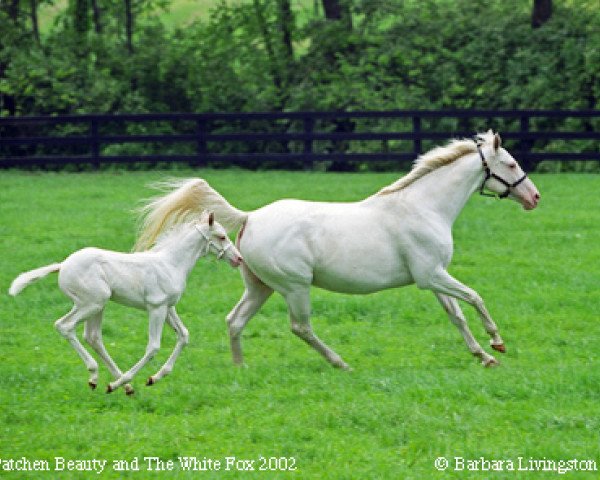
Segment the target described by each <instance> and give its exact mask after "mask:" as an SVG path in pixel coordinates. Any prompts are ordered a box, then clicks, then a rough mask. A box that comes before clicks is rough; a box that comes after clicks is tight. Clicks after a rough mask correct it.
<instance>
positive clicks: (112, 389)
mask: <svg viewBox="0 0 600 480" xmlns="http://www.w3.org/2000/svg"><path fill="white" fill-rule="evenodd" d="M114 391H115V389H114V388H112V387H111V386H110V383H109V384H108V386H107V387H106V393H112V392H114Z"/></svg>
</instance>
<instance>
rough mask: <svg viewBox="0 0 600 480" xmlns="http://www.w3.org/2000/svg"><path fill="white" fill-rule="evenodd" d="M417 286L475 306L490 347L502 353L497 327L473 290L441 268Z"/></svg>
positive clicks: (501, 342) (503, 349)
mask: <svg viewBox="0 0 600 480" xmlns="http://www.w3.org/2000/svg"><path fill="white" fill-rule="evenodd" d="M419 287H421V288H429V289H430V290H433V291H434V292H435V293H441V294H445V295H449V296H451V297H454V298H457V299H459V300H463V301H465V302H467V303H468V304H470V305H472V306H473V307H475V309H476V310H477V313H478V314H479V317H480V318H481V321H482V322H483V326H484V328H485V330H486V332H487V333H488V335H490V337H491V340H490V345H491V346H492V348H493V349H494V350H497V351H499V352H502V353H504V352H505V351H506V348H505V346H504V341H503V340H502V337H500V334H499V333H498V327H497V326H496V324H495V323H494V321H493V320H492V317H491V316H490V314H489V313H488V311H487V309H486V308H485V304H484V303H483V299H482V298H481V296H480V295H479V294H478V293H477V292H476V291H475V290H473V289H472V288H469V287H467V286H466V285H464V284H462V283H461V282H459V281H458V280H456V279H455V278H454V277H453V276H452V275H450V274H449V273H448V272H447V271H446V270H444V269H442V268H439V269H437V270H436V271H435V272H434V273H433V274H432V275H430V276H429V277H428V279H427V280H426V281H425V282H419Z"/></svg>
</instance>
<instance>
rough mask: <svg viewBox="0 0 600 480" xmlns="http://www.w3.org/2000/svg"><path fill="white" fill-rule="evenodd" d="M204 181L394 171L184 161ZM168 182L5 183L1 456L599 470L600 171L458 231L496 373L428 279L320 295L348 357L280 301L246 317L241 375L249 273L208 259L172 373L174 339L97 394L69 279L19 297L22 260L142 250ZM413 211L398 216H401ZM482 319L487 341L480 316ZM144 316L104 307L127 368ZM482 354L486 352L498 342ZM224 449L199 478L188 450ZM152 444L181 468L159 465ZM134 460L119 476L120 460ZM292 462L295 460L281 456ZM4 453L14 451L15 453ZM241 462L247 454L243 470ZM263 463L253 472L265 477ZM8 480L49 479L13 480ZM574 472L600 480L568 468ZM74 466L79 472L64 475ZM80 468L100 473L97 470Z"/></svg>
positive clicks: (313, 469)
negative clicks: (242, 310)
mask: <svg viewBox="0 0 600 480" xmlns="http://www.w3.org/2000/svg"><path fill="white" fill-rule="evenodd" d="M171 173H172V174H173V175H177V176H202V177H204V178H206V179H207V180H208V181H209V182H210V183H211V184H212V185H213V186H214V187H215V188H216V189H217V190H218V191H220V192H221V193H222V194H223V195H224V196H225V197H226V198H227V199H229V200H230V201H231V203H233V204H234V205H235V206H237V207H239V208H243V209H253V208H256V207H259V206H262V205H264V204H265V203H268V202H270V201H272V200H275V199H278V198H282V197H289V196H292V197H298V198H304V199H312V200H344V201H345V200H357V199H361V198H364V197H365V196H367V195H370V194H371V193H373V192H374V191H376V190H377V189H378V188H379V187H381V186H383V185H386V184H388V183H391V182H392V181H393V180H395V179H396V178H397V175H395V174H321V173H291V172H258V173H252V172H244V171H238V170H226V171H212V170H207V171H200V172H198V171H196V172H192V171H185V170H184V171H175V172H171ZM171 173H165V172H121V173H110V172H103V173H87V174H35V173H23V172H2V174H1V175H0V205H1V206H0V232H1V234H0V249H1V252H2V255H0V287H1V290H2V292H3V293H1V294H0V295H1V296H2V297H1V302H0V328H1V332H2V333H1V335H0V365H1V375H0V405H1V408H0V420H1V427H0V428H2V435H0V458H2V459H9V458H15V459H17V458H21V457H26V458H28V459H30V460H36V459H44V460H48V461H50V465H51V468H54V467H55V464H54V461H55V460H54V458H55V457H63V458H65V459H66V460H91V459H98V460H100V459H104V460H108V464H107V466H106V467H105V470H104V472H103V473H102V475H101V478H152V477H154V478H192V477H196V476H197V475H202V476H203V478H219V479H220V478H240V477H241V474H240V472H238V471H233V470H231V471H223V468H225V467H224V466H225V461H224V459H225V457H232V456H235V457H236V458H237V459H245V460H258V459H259V458H260V457H261V456H263V457H267V458H269V457H277V458H280V457H284V458H286V459H288V460H287V461H288V462H289V463H288V465H291V464H292V460H289V459H292V458H293V459H294V461H295V467H296V470H294V471H275V472H253V473H252V472H250V473H248V475H247V476H249V477H251V478H301V479H307V478H308V479H323V478H327V479H359V478H360V479H382V478H390V479H391V478H402V479H411V478H414V479H423V478H531V479H541V478H554V477H555V476H556V473H553V472H539V471H532V472H527V471H521V472H503V473H493V472H481V473H473V472H465V471H462V472H452V471H448V472H445V473H439V472H438V471H437V470H436V469H435V468H434V466H433V462H434V460H435V459H436V458H437V457H440V456H444V457H447V458H448V459H449V460H450V461H451V463H452V462H454V460H453V458H454V457H464V458H467V459H479V458H480V457H485V458H487V459H507V460H513V461H516V460H517V459H518V457H523V458H524V461H525V462H526V461H527V460H528V459H529V458H533V459H551V460H557V461H558V460H570V459H572V458H576V459H582V460H583V459H592V460H595V461H596V462H600V436H599V432H600V403H599V402H598V398H600V354H599V351H600V349H599V347H598V345H599V344H600V322H598V317H599V313H600V282H599V275H598V267H599V266H600V229H599V228H598V226H599V225H600V196H599V195H598V191H600V176H597V175H534V176H533V180H534V182H535V183H536V185H537V186H538V188H539V190H540V192H541V194H542V202H541V204H540V207H539V208H538V209H537V210H535V211H533V212H529V213H525V212H524V211H523V210H522V209H521V208H520V207H519V206H518V205H517V204H515V203H513V202H509V201H505V202H499V201H495V200H493V199H487V198H481V197H478V196H477V197H473V198H472V199H471V201H470V202H469V204H468V205H467V208H466V209H465V211H464V212H463V214H462V215H461V216H460V217H459V219H458V221H457V223H456V225H455V245H456V247H455V257H454V262H453V265H452V267H451V269H450V271H451V272H452V273H453V274H454V275H455V276H457V277H458V278H459V279H461V280H462V281H463V282H465V283H466V284H468V285H470V286H472V287H473V288H474V289H476V290H477V291H478V292H479V293H480V294H481V295H482V296H483V298H484V299H485V300H486V303H487V306H488V309H489V310H490V312H491V314H492V316H493V317H494V319H495V320H496V322H497V323H498V325H499V327H500V332H501V334H502V336H503V338H504V340H505V341H506V346H507V353H506V355H504V356H502V357H500V355H498V357H500V358H499V359H500V360H501V362H502V364H501V366H500V367H498V368H495V369H484V368H482V367H481V366H480V365H479V364H478V363H477V362H476V360H475V359H474V358H472V357H471V356H470V355H469V353H468V351H467V349H466V347H465V345H464V343H463V341H462V338H461V337H460V335H459V333H458V331H457V330H456V328H455V327H453V326H452V325H451V324H450V322H449V321H448V319H447V317H446V315H445V313H444V312H443V311H442V309H441V308H440V307H439V305H438V303H437V301H436V300H435V299H434V297H433V295H432V294H431V293H430V292H424V291H419V290H418V289H416V288H414V287H408V288H405V289H402V290H397V291H396V290H394V291H386V292H381V293H378V294H375V295H371V296H365V297H358V296H357V297H354V296H345V295H338V294H332V293H328V292H324V291H319V290H314V292H313V310H314V316H313V325H314V328H315V331H316V333H317V334H318V335H319V336H320V337H321V338H322V339H323V340H324V341H325V342H327V343H329V344H330V345H331V346H332V347H333V348H334V349H335V350H336V351H337V352H338V353H339V354H340V355H342V357H344V359H345V360H346V361H347V362H348V363H349V364H350V365H352V366H353V368H354V371H352V372H350V373H347V372H341V371H337V370H334V369H333V368H331V367H329V366H328V365H327V364H326V362H325V361H324V360H322V359H321V358H320V357H319V356H318V355H317V354H316V353H315V352H314V351H313V350H312V349H310V348H309V347H307V346H306V345H304V344H303V343H302V342H301V341H300V340H298V339H297V338H296V337H295V336H294V335H292V334H291V333H290V331H289V325H288V320H287V314H286V308H285V305H284V303H283V301H282V300H281V299H280V298H278V297H276V296H274V297H273V298H272V299H271V300H270V301H269V302H268V303H267V304H266V305H265V307H264V308H263V309H262V311H261V312H260V313H259V314H258V315H257V316H256V317H255V318H254V319H253V320H252V322H251V323H250V324H249V325H248V327H247V328H246V330H245V335H244V338H243V346H244V350H245V355H246V362H247V364H248V367H247V368H243V369H238V368H235V367H233V366H232V364H231V361H230V354H229V346H228V338H227V334H226V329H225V324H224V318H225V315H226V314H227V313H228V312H229V310H230V309H231V308H232V307H233V305H234V304H235V303H236V302H237V300H238V298H239V297H240V295H241V293H242V282H241V279H240V277H239V274H238V273H237V272H236V271H233V270H232V269H231V268H230V267H229V266H228V265H226V264H225V263H222V262H221V263H217V262H216V261H215V260H206V259H205V260H201V261H200V263H199V264H198V266H197V267H196V269H195V270H194V272H193V273H192V276H191V278H190V280H189V283H188V289H187V291H186V293H185V295H184V297H183V299H182V300H181V302H180V304H179V307H178V310H179V313H180V316H181V318H182V319H183V321H184V323H185V324H186V326H187V327H188V329H189V331H190V334H191V343H190V345H189V346H188V348H187V349H186V350H185V351H184V352H183V353H182V355H181V357H180V359H179V362H178V363H177V365H176V367H175V370H174V371H173V373H172V375H171V376H169V377H167V378H165V379H164V380H162V381H161V382H160V383H158V384H157V385H155V386H153V387H152V388H147V387H144V386H143V384H144V380H145V378H146V377H147V376H148V375H150V374H152V373H154V372H155V370H156V369H157V368H158V366H159V365H161V364H162V363H163V362H164V361H165V360H166V358H167V356H168V354H169V353H170V350H171V348H172V347H173V345H174V334H173V333H172V332H171V331H170V330H165V333H164V335H163V347H162V349H161V352H160V354H159V355H158V357H157V358H155V359H154V360H153V361H152V362H151V363H150V364H149V365H148V366H147V367H146V368H145V369H144V370H143V371H142V372H141V373H140V375H139V376H138V377H137V378H136V379H135V380H134V382H133V383H134V387H135V388H136V394H135V396H133V397H131V398H128V397H126V396H125V395H124V393H123V392H122V391H120V392H116V393H114V394H112V395H106V394H104V391H103V390H104V388H103V387H104V385H105V384H106V383H107V382H108V381H109V375H108V372H107V371H106V369H105V368H103V367H101V375H100V383H101V388H99V389H98V390H96V391H90V390H89V389H88V387H87V384H86V382H87V372H86V371H85V368H84V366H83V364H82V362H81V361H80V360H79V358H78V357H77V355H76V353H75V351H74V350H73V349H72V348H71V347H70V346H69V345H68V344H67V342H65V341H64V340H63V339H62V338H61V337H60V336H59V335H58V333H57V332H56V331H55V330H54V328H53V322H54V321H55V320H56V319H57V318H59V317H60V316H62V315H64V314H65V313H66V312H67V311H68V309H69V308H70V305H69V302H68V300H67V299H66V298H65V297H64V296H63V295H62V294H61V292H60V291H59V290H58V287H57V286H56V276H55V275H54V276H52V277H49V278H47V279H45V280H43V281H40V282H38V283H37V284H34V285H32V286H30V287H28V288H27V289H26V290H25V291H24V292H23V293H22V294H21V295H19V296H18V297H16V298H14V299H13V298H11V297H9V296H8V295H7V294H6V291H7V289H8V286H9V285H10V282H11V280H12V279H13V278H14V277H15V276H16V275H17V274H18V273H19V272H21V271H23V270H27V269H31V268H35V267H38V266H41V265H46V264H49V263H52V262H54V261H60V260H61V259H62V258H64V257H65V256H66V255H68V254H69V253H71V252H72V251H74V250H76V249H79V248H82V247H84V246H91V245H94V246H99V247H103V248H109V249H114V250H124V251H126V250H129V249H130V247H131V245H132V244H133V240H134V233H135V232H134V230H135V229H134V215H133V214H132V213H131V209H132V208H133V207H135V205H136V202H137V201H138V200H139V199H141V198H144V197H147V196H148V195H150V194H151V191H150V190H149V189H148V188H146V184H147V183H148V182H150V181H154V180H159V179H161V178H164V177H165V176H167V175H170V174H171ZM399 221H401V219H399ZM464 311H465V314H466V315H467V317H468V319H469V323H470V325H471V329H472V331H473V333H474V334H475V336H476V337H477V338H478V339H479V340H480V342H481V343H482V345H483V344H485V345H487V335H486V334H485V332H484V331H483V327H482V325H481V323H480V321H479V319H478V318H477V316H476V314H475V312H474V311H473V310H472V309H471V308H469V307H468V306H465V307H464ZM146 331H147V319H146V316H145V314H144V313H143V312H139V311H135V310H132V309H127V308H125V307H120V306H115V305H110V306H109V307H108V308H107V312H106V315H105V323H104V338H105V343H106V345H107V348H108V350H109V351H110V352H111V354H113V358H114V359H115V360H116V362H117V363H118V364H119V365H120V366H121V367H122V368H124V369H125V368H128V367H129V366H130V365H132V364H133V363H134V362H135V361H137V359H138V358H139V357H141V355H142V354H143V352H144V349H145V345H146ZM488 351H489V350H488ZM181 456H188V457H197V458H198V459H200V460H202V459H203V458H206V459H211V460H220V461H222V462H223V463H222V465H221V467H222V470H220V471H216V472H211V471H203V472H197V471H196V472H185V471H182V470H181V468H180V464H179V462H178V457H181ZM144 457H158V458H160V460H161V462H164V463H162V464H161V465H162V466H164V467H165V468H169V465H170V464H169V463H168V462H169V461H173V468H174V470H173V471H164V472H162V473H161V472H153V474H152V475H150V474H149V473H148V471H147V470H148V467H149V466H153V467H157V466H158V465H157V464H156V463H153V464H151V465H150V464H148V463H147V462H145V461H144V460H143V459H144ZM115 460H124V461H127V462H130V463H129V464H128V466H129V467H130V468H132V469H133V468H135V467H136V462H138V463H137V466H138V467H139V469H140V470H139V471H136V470H129V471H125V472H118V471H116V470H115V469H116V467H115V465H113V461H115ZM279 462H280V464H281V465H284V463H285V462H283V461H279ZM1 465H2V464H0V466H1ZM239 465H240V466H241V465H242V464H239ZM260 465H261V464H260V463H257V464H255V467H256V468H258V467H259V466H260ZM3 473H4V474H5V475H4V476H6V478H57V474H56V473H53V472H39V473H35V472H28V473H27V475H25V474H24V473H19V472H13V473H12V474H9V473H8V472H3ZM571 475H572V477H570V478H597V477H598V472H593V473H585V472H576V473H572V474H571ZM60 478H61V479H63V478H84V477H83V476H82V474H81V473H79V472H76V471H73V472H61V473H60ZM85 478H96V474H93V473H90V474H88V475H87V476H86V477H85Z"/></svg>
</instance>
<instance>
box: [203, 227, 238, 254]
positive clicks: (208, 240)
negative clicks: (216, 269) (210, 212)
mask: <svg viewBox="0 0 600 480" xmlns="http://www.w3.org/2000/svg"><path fill="white" fill-rule="evenodd" d="M196 230H198V233H200V235H202V237H203V238H204V240H206V249H205V250H204V252H203V253H202V255H203V256H204V255H207V254H208V252H209V251H210V247H215V250H216V251H217V260H221V258H223V256H224V255H225V254H226V253H227V250H229V249H230V248H231V245H232V244H231V243H228V244H227V245H225V247H224V248H222V247H220V246H219V245H217V244H216V243H215V242H213V241H212V239H211V238H210V237H208V236H207V235H206V234H205V233H204V232H203V231H202V230H201V229H200V227H198V226H197V225H196Z"/></svg>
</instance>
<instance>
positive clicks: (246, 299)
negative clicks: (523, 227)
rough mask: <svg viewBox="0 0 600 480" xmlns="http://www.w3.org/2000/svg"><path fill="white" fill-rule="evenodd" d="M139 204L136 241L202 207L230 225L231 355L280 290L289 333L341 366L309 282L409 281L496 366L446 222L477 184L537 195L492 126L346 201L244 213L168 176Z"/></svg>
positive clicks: (336, 287) (367, 284)
mask: <svg viewBox="0 0 600 480" xmlns="http://www.w3.org/2000/svg"><path fill="white" fill-rule="evenodd" d="M172 188H173V190H172V191H171V192H169V193H167V194H165V195H163V196H162V197H158V198H157V199H155V200H154V201H152V202H151V203H149V204H148V205H147V206H146V209H145V212H146V217H145V228H144V229H143V230H142V235H141V236H140V238H139V240H138V248H145V247H146V246H147V245H149V244H151V243H152V242H153V241H154V238H156V236H157V235H158V234H159V232H160V231H161V230H162V228H163V227H164V226H165V225H172V224H173V223H177V222H178V219H179V218H181V217H184V216H186V215H188V214H193V213H196V214H198V213H199V212H201V211H202V210H204V209H210V210H212V211H214V212H215V216H216V218H217V219H218V220H219V221H220V222H221V223H222V224H223V225H224V226H225V227H226V228H228V229H230V230H239V234H238V248H239V249H240V251H241V252H242V254H243V256H244V265H243V267H242V276H243V279H244V283H245V286H246V291H245V292H244V294H243V296H242V298H241V300H240V301H239V303H238V304H237V305H236V306H235V308H234V309H233V310H232V311H231V313H229V315H228V317H227V322H228V326H229V335H230V341H231V349H232V353H233V359H234V362H236V363H241V362H242V361H243V359H242V349H241V343H240V336H241V332H242V330H243V329H244V327H245V325H246V324H247V323H248V321H249V320H250V319H251V318H252V316H253V315H254V314H255V313H256V312H257V311H258V310H259V309H260V307H261V306H262V305H263V303H264V302H265V301H266V300H267V299H268V298H269V296H270V295H271V294H272V293H273V291H277V292H279V293H281V295H282V296H283V297H284V298H285V300H286V302H287V305H288V310H289V316H290V322H291V328H292V331H293V332H294V333H295V334H296V335H297V336H298V337H300V338H301V339H302V340H304V341H305V342H306V343H308V344H309V345H310V346H312V347H313V348H314V349H315V350H317V351H318V352H319V353H320V354H322V355H323V356H324V357H325V358H326V359H327V360H328V361H329V362H330V363H331V364H333V365H334V366H337V367H341V368H347V365H346V363H345V362H344V361H343V360H342V358H341V357H340V356H339V355H338V354H337V353H335V352H334V351H333V350H332V349H331V348H329V347H328V346H327V345H326V344H325V343H324V342H322V341H321V340H320V339H319V338H318V337H317V336H316V335H315V334H314V333H313V331H312V328H311V324H310V288H311V285H314V286H317V287H321V288H324V289H327V290H331V291H336V292H343V293H352V294H365V293H371V292H375V291H378V290H383V289H387V288H394V287H401V286H404V285H409V284H412V283H416V284H417V286H418V287H420V288H425V289H429V290H431V291H432V292H433V293H434V294H435V295H436V297H437V299H438V300H439V302H440V303H441V305H442V306H443V308H444V309H445V310H446V312H447V313H448V316H449V317H450V320H451V321H452V323H453V324H454V325H456V327H457V328H458V329H459V331H460V333H461V334H462V336H463V337H464V340H465V342H466V344H467V346H468V348H469V350H470V351H471V353H472V354H473V355H475V356H476V357H477V358H478V359H479V360H480V361H481V363H482V364H483V365H485V366H492V365H495V364H497V361H496V359H495V358H494V357H493V356H491V355H490V354H488V353H487V352H485V351H484V350H483V348H481V346H480V345H479V343H478V342H477V340H475V338H474V337H473V334H472V333H471V331H470V330H469V327H468V325H467V322H466V319H465V317H464V315H463V313H462V312H461V310H460V307H459V305H458V302H457V300H462V301H465V302H467V303H469V304H470V305H472V306H473V307H475V309H476V310H477V312H478V313H479V316H480V317H481V320H482V322H483V325H484V327H485V330H486V332H487V333H488V334H489V335H490V337H491V340H490V343H491V346H492V348H494V349H495V350H497V351H500V352H504V351H505V347H504V342H503V341H502V338H501V337H500V334H499V333H498V328H497V327H496V324H495V323H494V321H493V320H492V318H491V317H490V314H489V313H488V311H487V309H486V308H485V306H484V303H483V300H482V299H481V297H480V296H479V295H478V294H477V292H475V291H474V290H473V289H471V288H469V287H467V286H466V285H464V284H462V283H460V282H459V281H458V280H456V279H455V278H454V277H452V276H451V275H450V274H449V273H448V271H447V267H448V265H449V263H450V260H451V258H452V250H453V241H452V225H453V223H454V221H455V219H456V217H457V216H458V214H459V213H460V212H461V210H462V209H463V208H464V206H465V204H466V203H467V200H468V199H469V197H470V196H471V195H472V194H473V193H474V192H475V191H477V190H479V191H480V192H481V193H482V194H485V190H486V189H487V190H489V191H491V192H494V194H495V195H497V196H499V197H501V198H506V197H507V198H510V199H512V200H516V201H518V202H520V203H521V204H522V205H523V207H524V208H525V209H527V210H531V209H533V208H535V207H536V205H537V203H538V201H539V199H540V195H539V192H538V191H537V189H536V187H535V185H534V184H533V183H532V182H531V180H529V179H528V178H527V176H526V175H525V174H524V173H523V171H522V170H521V168H520V167H519V165H518V163H517V162H516V161H515V159H514V158H513V157H512V156H511V155H510V154H509V153H508V152H507V151H506V150H505V149H503V148H502V147H501V142H500V137H499V136H498V135H494V133H493V132H492V131H489V132H487V133H485V134H482V135H479V136H478V137H477V139H476V140H454V141H452V142H450V143H449V144H448V145H447V146H444V147H438V148H435V149H433V150H432V151H430V152H428V153H426V154H424V155H422V156H421V157H419V158H418V159H417V160H416V161H415V165H414V167H413V169H412V170H411V172H410V173H409V174H408V175H406V176H404V177H402V178H401V179H399V180H398V181H396V182H395V183H393V184H392V185H389V186H387V187H385V188H383V189H382V190H380V191H379V192H378V193H376V194H375V195H372V196H371V197H369V198H367V199H365V200H362V201H359V202H354V203H325V202H306V201H300V200H281V201H278V202H275V203H272V204H270V205H267V206H265V207H263V208H260V209H258V210H255V211H252V212H242V211H240V210H238V209H236V208H234V207H232V206H231V205H230V204H229V203H228V202H227V201H226V200H225V199H224V198H223V197H222V196H221V195H219V193H217V192H216V191H215V190H214V189H212V188H211V187H210V186H209V185H208V184H207V183H206V182H205V181H204V180H201V179H191V180H186V181H182V182H179V183H173V184H172Z"/></svg>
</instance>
